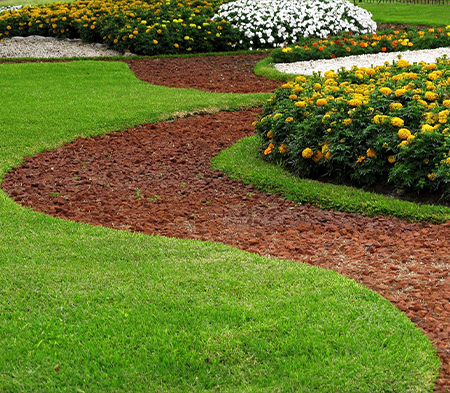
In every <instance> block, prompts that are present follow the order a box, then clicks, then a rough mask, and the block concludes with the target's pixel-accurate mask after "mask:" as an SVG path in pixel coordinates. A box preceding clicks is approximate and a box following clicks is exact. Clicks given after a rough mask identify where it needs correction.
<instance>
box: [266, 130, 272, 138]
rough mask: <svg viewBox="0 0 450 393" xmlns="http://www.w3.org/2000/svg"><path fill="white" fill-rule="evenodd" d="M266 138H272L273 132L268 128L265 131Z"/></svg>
mask: <svg viewBox="0 0 450 393" xmlns="http://www.w3.org/2000/svg"><path fill="white" fill-rule="evenodd" d="M267 138H273V132H272V130H270V131H269V132H268V133H267Z"/></svg>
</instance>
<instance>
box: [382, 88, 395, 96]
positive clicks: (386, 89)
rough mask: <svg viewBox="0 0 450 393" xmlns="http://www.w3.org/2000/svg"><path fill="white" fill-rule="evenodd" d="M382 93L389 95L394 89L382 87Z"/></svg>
mask: <svg viewBox="0 0 450 393" xmlns="http://www.w3.org/2000/svg"><path fill="white" fill-rule="evenodd" d="M380 93H382V94H384V95H385V96H388V95H390V94H391V93H392V90H391V89H390V88H389V87H381V88H380Z"/></svg>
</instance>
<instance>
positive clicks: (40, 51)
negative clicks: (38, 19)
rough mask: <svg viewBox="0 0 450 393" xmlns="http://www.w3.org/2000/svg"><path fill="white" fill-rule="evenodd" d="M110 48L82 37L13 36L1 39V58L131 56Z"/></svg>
mask: <svg viewBox="0 0 450 393" xmlns="http://www.w3.org/2000/svg"><path fill="white" fill-rule="evenodd" d="M129 55H130V54H129V53H127V54H125V55H124V54H122V53H120V52H116V51H114V50H111V49H108V48H107V47H106V46H105V45H102V44H85V43H83V42H82V41H81V40H80V39H76V40H68V39H67V40H58V39H56V38H52V37H42V36H36V35H35V36H29V37H12V38H7V39H4V40H3V41H0V58H11V57H31V58H61V57H69V58H70V57H104V56H129Z"/></svg>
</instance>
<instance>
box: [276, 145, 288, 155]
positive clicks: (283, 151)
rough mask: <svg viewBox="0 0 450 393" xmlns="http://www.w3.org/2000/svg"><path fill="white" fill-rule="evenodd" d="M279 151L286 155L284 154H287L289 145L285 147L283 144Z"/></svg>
mask: <svg viewBox="0 0 450 393" xmlns="http://www.w3.org/2000/svg"><path fill="white" fill-rule="evenodd" d="M278 150H279V151H280V153H281V154H284V153H286V150H287V145H285V144H282V145H281V146H280V147H279V149H278Z"/></svg>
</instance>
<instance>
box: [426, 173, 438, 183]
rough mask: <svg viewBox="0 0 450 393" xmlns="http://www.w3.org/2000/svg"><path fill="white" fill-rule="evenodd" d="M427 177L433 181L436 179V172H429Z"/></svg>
mask: <svg viewBox="0 0 450 393" xmlns="http://www.w3.org/2000/svg"><path fill="white" fill-rule="evenodd" d="M427 177H428V179H429V180H431V181H434V179H436V173H429V174H428V175H427Z"/></svg>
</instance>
